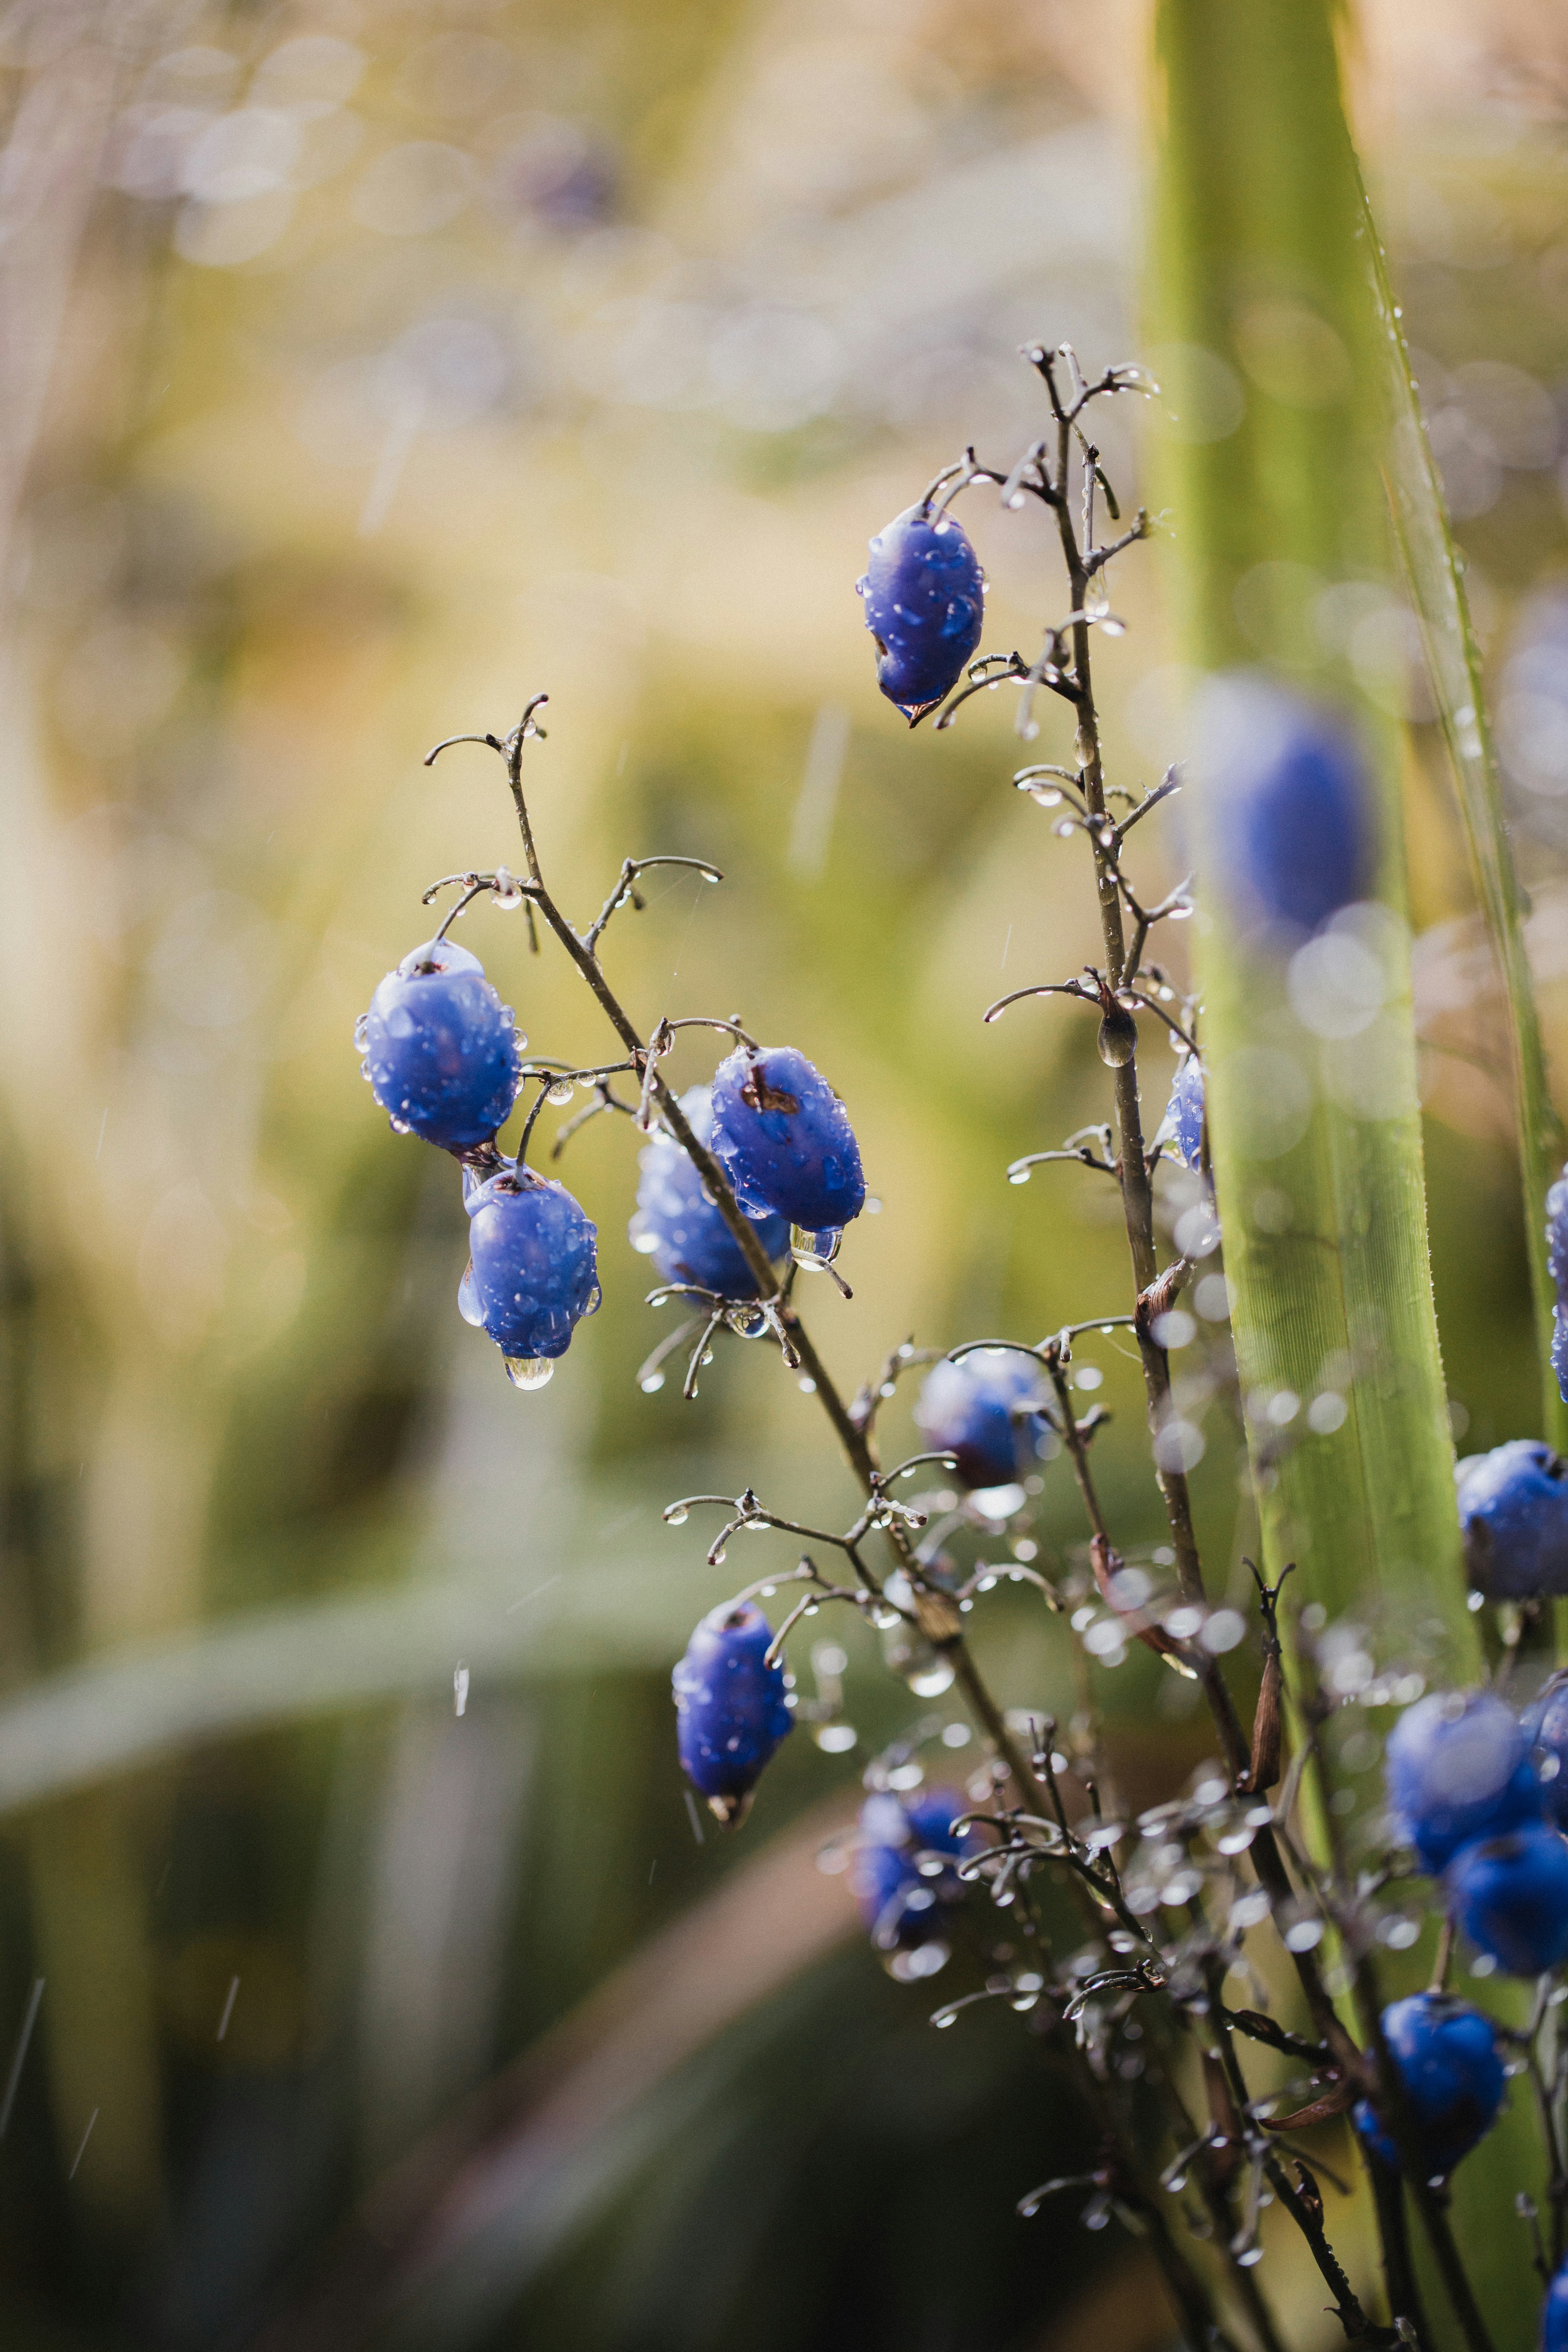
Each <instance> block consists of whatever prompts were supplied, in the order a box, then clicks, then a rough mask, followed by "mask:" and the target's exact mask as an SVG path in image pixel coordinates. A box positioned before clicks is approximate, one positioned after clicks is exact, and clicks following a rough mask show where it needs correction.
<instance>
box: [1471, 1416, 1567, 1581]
mask: <svg viewBox="0 0 1568 2352" xmlns="http://www.w3.org/2000/svg"><path fill="white" fill-rule="evenodd" d="M1454 1476H1455V1480H1456V1482H1457V1487H1458V1505H1459V1525H1460V1527H1461V1528H1462V1529H1463V1530H1464V1537H1465V1562H1466V1566H1467V1568H1468V1570H1469V1578H1470V1582H1471V1583H1472V1584H1473V1585H1474V1586H1475V1588H1476V1590H1477V1591H1479V1592H1485V1593H1487V1594H1488V1595H1489V1597H1490V1598H1491V1599H1492V1600H1494V1601H1533V1600H1536V1599H1537V1598H1539V1596H1540V1595H1542V1593H1568V1462H1564V1461H1563V1458H1562V1456H1561V1455H1560V1454H1553V1452H1552V1448H1551V1446H1550V1445H1543V1444H1541V1442H1540V1440H1539V1439H1537V1438H1531V1437H1516V1438H1512V1439H1510V1442H1509V1444H1506V1445H1494V1446H1493V1448H1492V1450H1491V1452H1490V1453H1489V1454H1468V1455H1467V1456H1466V1458H1465V1460H1464V1461H1462V1462H1461V1463H1459V1464H1458V1465H1457V1467H1456V1469H1455V1472H1454Z"/></svg>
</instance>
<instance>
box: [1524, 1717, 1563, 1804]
mask: <svg viewBox="0 0 1568 2352" xmlns="http://www.w3.org/2000/svg"><path fill="white" fill-rule="evenodd" d="M1524 1736H1525V1738H1527V1739H1528V1740H1529V1742H1530V1744H1531V1751H1532V1754H1533V1757H1534V1761H1535V1769H1536V1772H1537V1775H1538V1776H1539V1779H1540V1781H1541V1795H1542V1802H1543V1804H1544V1805H1545V1807H1546V1812H1547V1817H1548V1819H1549V1820H1551V1821H1553V1822H1556V1824H1557V1826H1558V1828H1559V1829H1560V1830H1568V1684H1563V1683H1560V1684H1558V1685H1556V1687H1555V1688H1554V1687H1553V1686H1552V1685H1550V1684H1549V1685H1547V1687H1546V1689H1545V1690H1544V1691H1543V1692H1542V1695H1541V1696H1540V1697H1539V1698H1538V1699H1537V1700H1536V1702H1535V1705H1534V1706H1532V1707H1531V1709H1530V1711H1529V1713H1528V1714H1527V1715H1526V1717H1525V1718H1524Z"/></svg>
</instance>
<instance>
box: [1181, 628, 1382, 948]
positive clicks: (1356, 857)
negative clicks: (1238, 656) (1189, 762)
mask: <svg viewBox="0 0 1568 2352" xmlns="http://www.w3.org/2000/svg"><path fill="white" fill-rule="evenodd" d="M1202 717H1203V726H1202V730H1201V739H1200V740H1201V750H1202V760H1201V765H1202V769H1203V773H1204V780H1205V785H1206V787H1207V790H1208V792H1209V794H1210V813H1209V839H1210V843H1211V855H1213V856H1214V857H1215V860H1216V862H1217V864H1218V866H1219V869H1220V877H1221V879H1222V881H1223V883H1224V886H1225V889H1226V895H1227V897H1228V898H1230V899H1231V900H1232V902H1233V904H1234V905H1235V906H1236V908H1237V912H1238V913H1239V914H1240V915H1241V916H1242V918H1243V919H1244V920H1245V921H1247V924H1248V925H1249V926H1250V927H1251V928H1253V929H1263V930H1265V931H1270V930H1274V931H1277V930H1279V929H1285V930H1286V931H1287V932H1289V931H1315V930H1316V929H1318V928H1319V926H1320V925H1321V924H1323V923H1325V922H1327V921H1328V919H1329V918H1330V916H1331V915H1334V914H1337V913H1338V912H1339V910H1340V908H1342V907H1348V906H1351V905H1352V904H1353V903H1354V902H1355V901H1356V900H1358V899H1362V898H1367V897H1369V896H1370V895H1371V893H1372V891H1373V886H1374V882H1375V877H1376V866H1377V841H1376V820H1375V812H1374V803H1373V793H1372V789H1371V785H1370V782H1369V779H1368V776H1367V772H1366V763H1365V761H1364V758H1363V754H1362V751H1361V750H1360V748H1359V747H1358V745H1357V744H1356V742H1355V741H1354V740H1353V738H1352V735H1351V734H1350V732H1349V730H1348V729H1347V728H1346V726H1345V725H1344V723H1343V721H1342V719H1339V718H1338V717H1336V716H1335V715H1333V714H1332V713H1331V712H1329V711H1326V710H1324V709H1321V708H1320V707H1319V706H1317V705H1315V704H1313V703H1310V702H1308V701H1305V700H1304V699H1303V698H1301V697H1300V696H1299V695H1295V694H1291V693H1288V692H1287V691H1285V690H1284V689H1283V688H1279V687H1277V686H1274V685H1272V684H1270V683H1268V682H1267V681H1266V680H1264V679H1262V678H1259V677H1253V676H1251V675H1249V674H1242V675H1232V676H1230V677H1225V678H1220V679H1218V680H1216V681H1215V684H1214V686H1213V687H1212V688H1210V689H1209V691H1208V693H1207V695H1206V696H1205V704H1204V709H1203V713H1202Z"/></svg>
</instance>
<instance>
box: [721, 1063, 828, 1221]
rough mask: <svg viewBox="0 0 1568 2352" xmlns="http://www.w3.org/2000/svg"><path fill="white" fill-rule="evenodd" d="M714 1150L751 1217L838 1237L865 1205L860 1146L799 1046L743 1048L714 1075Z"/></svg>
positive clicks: (826, 1085)
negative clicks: (773, 1219) (781, 1219)
mask: <svg viewBox="0 0 1568 2352" xmlns="http://www.w3.org/2000/svg"><path fill="white" fill-rule="evenodd" d="M713 1151H714V1156H715V1158H716V1159H717V1160H718V1161H719V1163H720V1165H721V1168H722V1169H723V1171H724V1173H725V1175H726V1176H727V1177H728V1178H729V1180H730V1181H731V1184H732V1185H733V1187H734V1190H735V1198H736V1199H737V1200H738V1201H739V1202H740V1203H741V1206H742V1209H744V1210H745V1212H746V1213H747V1215H748V1216H752V1217H757V1216H766V1215H768V1214H770V1213H771V1214H773V1215H774V1216H780V1217H787V1218H788V1220H789V1222H790V1223H791V1224H792V1225H796V1226H799V1227H800V1228H801V1229H802V1231H803V1232H804V1233H805V1234H812V1235H815V1236H816V1239H817V1240H818V1241H819V1242H821V1243H822V1244H823V1247H824V1250H825V1252H826V1254H827V1255H831V1250H830V1249H829V1248H828V1244H827V1239H826V1237H829V1236H831V1237H833V1238H834V1239H836V1238H837V1234H838V1232H839V1231H840V1230H841V1229H842V1228H843V1227H844V1226H845V1225H847V1223H849V1221H850V1219H851V1217H858V1215H859V1213H860V1211H861V1209H862V1207H863V1206H864V1205H865V1200H866V1180H865V1178H864V1176H863V1175H862V1174H861V1172H860V1147H859V1145H858V1143H857V1142H856V1140H855V1133H854V1129H852V1128H851V1126H850V1124H849V1118H848V1114H847V1111H846V1110H845V1108H844V1106H843V1104H842V1103H841V1102H840V1101H839V1099H838V1097H837V1095H836V1094H835V1093H834V1091H833V1088H832V1087H830V1086H829V1085H828V1083H827V1080H826V1078H825V1077H824V1076H822V1074H821V1072H820V1071H819V1070H816V1069H814V1068H813V1067H812V1065H811V1064H810V1063H809V1062H808V1061H807V1060H806V1058H805V1055H804V1054H800V1053H797V1052H796V1051H795V1047H794V1046H793V1045H763V1046H760V1047H759V1048H758V1050H757V1051H756V1052H755V1053H752V1051H751V1050H750V1049H749V1048H748V1047H746V1046H744V1045H738V1046H737V1047H736V1049H735V1051H734V1052H733V1053H732V1054H731V1055H728V1056H727V1057H726V1059H725V1060H723V1061H722V1062H721V1063H720V1065H719V1067H718V1068H717V1070H715V1072H714V1074H713Z"/></svg>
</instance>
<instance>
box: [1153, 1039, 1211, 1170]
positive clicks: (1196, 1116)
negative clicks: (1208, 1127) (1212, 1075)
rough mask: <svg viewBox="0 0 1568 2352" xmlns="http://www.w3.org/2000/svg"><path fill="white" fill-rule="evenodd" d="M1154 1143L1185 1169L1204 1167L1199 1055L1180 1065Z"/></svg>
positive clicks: (1193, 1055)
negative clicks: (1162, 1146)
mask: <svg viewBox="0 0 1568 2352" xmlns="http://www.w3.org/2000/svg"><path fill="white" fill-rule="evenodd" d="M1153 1139H1154V1141H1155V1142H1156V1143H1162V1144H1163V1145H1164V1147H1165V1152H1166V1156H1167V1157H1168V1158H1169V1159H1172V1160H1180V1161H1181V1163H1182V1166H1183V1167H1184V1168H1193V1169H1197V1168H1201V1167H1202V1166H1203V1158H1204V1066H1203V1064H1202V1063H1201V1062H1200V1061H1199V1059H1198V1057H1197V1055H1195V1054H1188V1055H1186V1056H1185V1057H1184V1059H1183V1060H1182V1061H1181V1062H1180V1063H1178V1064H1177V1066H1176V1075H1175V1078H1174V1080H1173V1084H1172V1087H1171V1099H1170V1101H1169V1102H1168V1103H1167V1104H1166V1105H1165V1116H1164V1118H1163V1119H1162V1120H1161V1121H1160V1124H1159V1126H1158V1127H1157V1128H1156V1129H1155V1130H1154V1138H1153Z"/></svg>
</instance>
